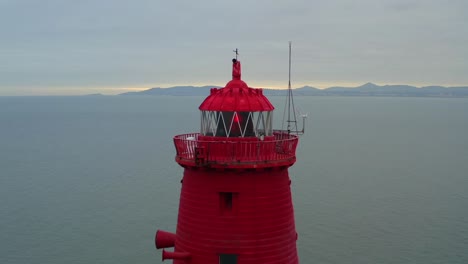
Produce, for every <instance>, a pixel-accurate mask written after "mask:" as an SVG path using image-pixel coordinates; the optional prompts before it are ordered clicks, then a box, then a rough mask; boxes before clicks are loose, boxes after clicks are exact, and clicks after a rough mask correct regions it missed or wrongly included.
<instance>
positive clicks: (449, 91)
mask: <svg viewBox="0 0 468 264" xmlns="http://www.w3.org/2000/svg"><path fill="white" fill-rule="evenodd" d="M214 87H219V86H216V85H212V86H175V87H168V88H159V87H157V88H151V89H148V90H144V91H139V92H127V93H122V94H119V95H123V96H132V95H148V96H161V95H171V96H207V95H208V94H209V92H210V89H211V88H214ZM263 91H264V94H265V95H267V96H284V95H286V91H287V90H286V89H269V88H263ZM293 93H294V95H297V96H389V97H468V86H459V87H445V86H424V87H415V86H410V85H382V86H380V85H376V84H373V83H366V84H364V85H361V86H357V87H329V88H326V89H318V88H315V87H311V86H304V87H300V88H295V89H293Z"/></svg>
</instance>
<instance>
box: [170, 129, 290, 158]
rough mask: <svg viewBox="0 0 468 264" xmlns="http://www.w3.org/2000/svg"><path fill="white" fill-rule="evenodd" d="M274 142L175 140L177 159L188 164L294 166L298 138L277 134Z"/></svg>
mask: <svg viewBox="0 0 468 264" xmlns="http://www.w3.org/2000/svg"><path fill="white" fill-rule="evenodd" d="M273 135H274V138H273V139H269V140H267V139H265V140H260V139H258V140H254V141H243V140H238V139H237V138H223V139H225V140H216V141H215V140H205V139H200V138H199V137H200V133H190V134H182V135H177V136H175V137H174V145H175V148H176V152H177V154H176V159H177V160H178V161H181V162H183V163H184V164H194V165H206V164H223V165H249V164H250V165H255V164H267V163H268V164H274V163H282V162H283V163H284V162H288V161H292V162H294V160H295V157H296V147H297V143H298V137H297V136H296V135H290V134H287V133H286V132H281V131H275V132H274V133H273Z"/></svg>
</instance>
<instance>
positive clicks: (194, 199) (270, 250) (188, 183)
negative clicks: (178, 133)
mask: <svg viewBox="0 0 468 264" xmlns="http://www.w3.org/2000/svg"><path fill="white" fill-rule="evenodd" d="M290 183H291V181H290V179H289V175H288V170H287V167H286V166H284V167H276V168H266V169H257V170H254V169H252V170H222V169H204V168H196V167H187V168H185V171H184V177H183V181H182V190H181V196H180V205H179V216H178V223H177V232H176V241H175V252H189V253H190V254H191V258H190V260H174V263H176V264H178V263H180V264H182V263H192V264H218V263H219V254H236V255H237V263H239V264H240V263H242V264H260V263H268V264H273V263H281V264H284V263H298V258H297V250H296V240H297V233H296V229H295V224H294V212H293V204H292V198H291V189H290Z"/></svg>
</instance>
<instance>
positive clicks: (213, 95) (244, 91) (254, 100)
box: [199, 59, 275, 112]
mask: <svg viewBox="0 0 468 264" xmlns="http://www.w3.org/2000/svg"><path fill="white" fill-rule="evenodd" d="M240 77H241V66H240V61H237V60H235V59H234V60H233V65H232V80H231V81H230V82H228V83H227V84H226V87H224V88H220V89H218V88H213V89H211V92H210V95H209V96H208V97H207V98H206V99H205V101H203V103H202V104H201V105H200V107H199V109H200V110H202V111H226V112H234V111H238V112H259V111H273V109H275V108H274V107H273V105H272V104H271V103H270V101H269V100H268V98H266V97H265V96H264V95H263V90H262V89H255V88H250V87H248V86H247V84H246V83H245V82H244V81H242V80H241V78H240Z"/></svg>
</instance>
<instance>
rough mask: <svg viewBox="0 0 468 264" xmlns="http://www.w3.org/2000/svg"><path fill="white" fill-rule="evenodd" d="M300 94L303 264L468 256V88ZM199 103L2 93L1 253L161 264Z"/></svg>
mask: <svg viewBox="0 0 468 264" xmlns="http://www.w3.org/2000/svg"><path fill="white" fill-rule="evenodd" d="M270 99H271V101H272V102H273V104H274V105H275V107H276V109H277V110H276V111H275V115H276V116H275V119H276V123H275V127H276V128H280V127H281V124H280V123H279V121H280V120H281V117H282V107H283V105H284V101H283V100H284V99H283V98H279V97H272V98H270ZM295 99H296V105H297V106H299V107H300V108H301V110H302V111H303V112H308V113H309V119H308V120H307V127H306V135H304V136H302V137H301V139H300V143H299V148H298V151H297V156H298V161H297V163H296V164H295V165H294V166H293V167H292V168H290V176H291V179H292V183H293V184H292V191H293V198H294V206H295V218H296V227H297V231H298V233H299V240H298V244H297V246H298V252H299V257H300V260H301V263H383V264H386V263H421V264H423V263H424V264H428V263H468V251H467V249H468V210H467V208H468V192H467V190H468V139H467V136H466V135H467V134H468V99H466V98H460V99H446V98H389V97H385V98H379V97H297V98H295ZM202 100H203V98H202V97H122V96H105V97H0V201H1V202H0V234H1V238H2V239H1V240H0V263H8V264H19V263H21V264H23V263H38V264H39V263H41V264H42V263H49V264H55V263H57V264H58V263H113V264H115V263H159V262H160V259H161V252H160V251H159V252H158V251H156V250H155V249H154V242H153V239H154V233H155V231H156V229H164V230H168V231H174V230H175V226H176V220H177V209H178V208H177V207H178V199H179V193H180V179H181V177H182V168H180V167H179V166H178V165H177V164H176V163H175V161H174V155H175V150H174V146H173V142H172V137H173V136H174V135H176V134H182V133H189V132H197V131H198V130H199V113H198V106H199V104H200V103H201V101H202Z"/></svg>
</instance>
